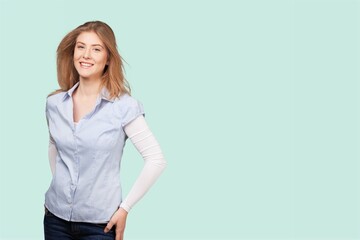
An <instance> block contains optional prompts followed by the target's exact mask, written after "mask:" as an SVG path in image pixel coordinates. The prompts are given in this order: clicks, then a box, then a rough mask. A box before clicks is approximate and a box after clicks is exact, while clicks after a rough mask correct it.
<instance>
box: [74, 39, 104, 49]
mask: <svg viewBox="0 0 360 240" xmlns="http://www.w3.org/2000/svg"><path fill="white" fill-rule="evenodd" d="M78 43H81V44H84V45H86V44H85V43H83V42H80V41H77V42H76V44H78ZM91 46H99V47H102V48H104V47H103V46H102V45H101V44H98V43H97V44H92V45H91Z"/></svg>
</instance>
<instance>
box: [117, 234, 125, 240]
mask: <svg viewBox="0 0 360 240" xmlns="http://www.w3.org/2000/svg"><path fill="white" fill-rule="evenodd" d="M123 236H124V233H123V232H117V233H116V235H115V240H123Z"/></svg>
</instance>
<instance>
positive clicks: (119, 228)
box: [104, 208, 128, 240]
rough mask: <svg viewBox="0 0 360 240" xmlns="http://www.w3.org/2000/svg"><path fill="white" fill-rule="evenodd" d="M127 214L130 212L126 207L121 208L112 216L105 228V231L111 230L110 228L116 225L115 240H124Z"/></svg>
mask: <svg viewBox="0 0 360 240" xmlns="http://www.w3.org/2000/svg"><path fill="white" fill-rule="evenodd" d="M127 215H128V212H127V211H126V210H125V209H123V208H119V209H118V210H117V211H116V212H115V213H114V215H113V216H112V217H111V219H110V221H109V223H108V224H107V225H106V227H105V229H104V232H105V233H107V232H109V231H110V229H111V228H112V227H113V226H114V225H115V240H123V239H124V230H125V225H126V218H127Z"/></svg>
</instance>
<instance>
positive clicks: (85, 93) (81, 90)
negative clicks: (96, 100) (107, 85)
mask: <svg viewBox="0 0 360 240" xmlns="http://www.w3.org/2000/svg"><path fill="white" fill-rule="evenodd" d="M100 84H101V81H100V80H88V79H82V78H80V83H79V86H78V87H77V89H76V91H77V94H78V95H80V96H82V97H93V96H95V95H98V94H99V92H100Z"/></svg>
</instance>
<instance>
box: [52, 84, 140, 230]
mask: <svg viewBox="0 0 360 240" xmlns="http://www.w3.org/2000/svg"><path fill="white" fill-rule="evenodd" d="M78 85H79V82H77V83H76V84H75V85H74V86H73V87H72V88H71V89H69V90H68V91H67V92H61V93H58V94H55V95H52V96H50V97H48V98H47V101H46V110H45V113H46V119H47V123H48V128H49V134H50V138H51V139H52V141H53V142H54V144H55V146H56V148H57V152H58V154H57V156H56V163H55V164H56V165H55V173H54V175H53V179H52V181H51V184H50V187H49V189H48V190H47V192H46V194H45V206H46V207H47V208H48V209H49V211H50V212H52V213H53V214H54V215H56V216H58V217H60V218H62V219H65V220H68V221H75V222H93V223H104V222H108V221H109V220H110V218H111V216H112V215H113V213H114V212H115V211H116V210H117V208H118V207H119V205H120V203H121V201H122V193H121V184H120V163H121V158H122V154H123V148H124V145H125V141H126V139H127V137H126V134H125V132H124V130H123V128H124V127H125V126H126V125H127V124H128V123H129V122H131V121H132V120H134V119H135V118H137V117H138V116H140V115H144V110H143V106H142V104H141V103H140V102H139V101H137V100H136V99H134V98H133V97H131V96H130V95H128V94H123V95H122V96H120V97H118V98H115V99H113V100H111V99H110V98H109V92H108V91H107V89H106V88H105V87H103V88H102V90H101V91H100V93H99V95H98V98H97V100H96V103H95V107H94V109H93V110H92V111H91V112H89V113H88V114H86V115H85V116H84V117H83V118H82V119H81V120H80V121H79V122H78V123H77V124H75V123H74V121H73V99H72V94H73V92H74V90H75V89H76V88H77V87H78Z"/></svg>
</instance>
